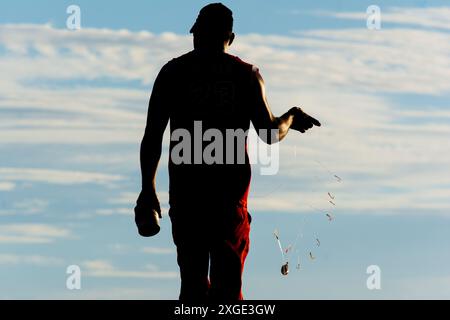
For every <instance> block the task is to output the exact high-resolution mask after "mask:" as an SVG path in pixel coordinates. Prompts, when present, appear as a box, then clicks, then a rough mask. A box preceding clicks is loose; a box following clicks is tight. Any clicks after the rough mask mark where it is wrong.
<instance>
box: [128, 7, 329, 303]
mask: <svg viewBox="0 0 450 320" xmlns="http://www.w3.org/2000/svg"><path fill="white" fill-rule="evenodd" d="M232 28H233V17H232V12H231V11H230V10H229V9H228V8H227V7H225V6H224V5H222V4H220V3H214V4H209V5H207V6H205V7H204V8H203V9H202V10H201V11H200V13H199V15H198V18H197V20H196V22H195V24H194V25H193V27H192V29H191V31H190V32H191V33H193V35H194V50H193V51H191V52H189V53H187V54H184V55H182V56H181V57H178V58H175V59H173V60H172V61H170V62H168V63H167V64H166V65H165V66H164V67H163V68H162V69H161V71H160V73H159V74H158V76H157V78H156V80H155V83H154V86H153V92H152V95H151V98H150V103H149V109H148V118H147V126H146V129H145V134H144V138H143V140H142V144H141V170H142V191H141V194H140V195H139V198H138V200H137V205H136V209H135V212H136V217H135V218H136V223H137V226H138V231H139V233H140V234H141V235H143V236H151V235H154V234H155V233H157V232H158V231H159V225H158V217H161V209H160V206H159V202H158V198H157V195H156V188H155V175H156V170H157V166H158V162H159V159H160V155H161V143H162V137H163V133H164V130H165V128H166V126H167V123H168V121H169V120H170V132H171V141H170V157H169V177H170V187H169V204H170V211H169V216H170V219H171V222H172V235H173V239H174V242H175V245H176V247H177V261H178V265H179V267H180V274H181V292H180V299H181V300H188V301H234V300H240V299H242V292H241V286H242V272H243V268H244V261H245V258H246V256H247V253H248V250H249V232H250V222H251V217H250V214H249V213H248V211H247V197H248V192H249V185H250V176H251V174H250V163H249V159H248V155H247V151H246V142H245V143H244V144H241V145H239V144H234V145H233V146H232V147H231V149H230V148H229V145H228V146H224V147H223V148H222V149H220V148H221V147H217V148H215V150H213V151H211V150H209V152H210V155H211V156H213V157H214V159H215V161H213V162H211V161H206V159H204V155H205V154H206V153H207V151H208V150H207V149H208V145H209V144H210V143H211V142H212V141H213V140H214V139H216V140H218V136H217V135H218V134H219V133H222V134H223V136H225V135H226V133H227V132H228V131H227V130H231V129H233V130H236V131H240V132H242V131H244V132H247V131H248V129H249V127H250V122H252V123H253V126H254V127H255V129H256V130H257V131H258V132H262V131H263V130H273V131H275V132H276V134H275V135H271V134H270V133H269V134H268V135H267V134H266V135H260V136H261V137H262V138H264V140H265V141H266V142H267V143H274V142H278V141H280V140H282V139H283V138H284V137H285V136H286V134H287V132H288V130H289V128H293V129H296V130H298V131H300V132H305V131H306V130H308V129H310V128H311V127H312V126H313V125H317V126H320V123H319V122H318V121H317V120H316V119H314V118H312V117H310V116H308V115H307V114H305V113H304V112H303V111H302V110H301V109H300V108H292V109H290V110H289V111H288V112H286V113H285V114H284V115H282V116H281V117H275V116H274V115H273V114H272V112H271V111H270V108H269V105H268V103H267V100H266V96H265V93H264V83H263V80H262V78H261V75H260V74H259V72H258V69H257V68H256V67H254V66H252V65H250V64H247V63H245V62H243V61H242V60H240V59H239V58H237V57H235V56H232V55H229V54H227V53H225V51H226V49H227V48H228V47H229V46H230V45H231V44H232V42H233V40H234V37H235V35H234V33H233V32H232ZM199 125H200V126H201V128H200V129H201V130H202V132H205V131H207V130H211V129H212V130H214V131H209V132H214V133H215V134H214V135H209V136H208V137H206V136H207V134H206V133H205V135H204V136H202V138H203V140H202V141H201V142H200V144H198V143H196V142H193V140H195V137H197V138H198V137H199V134H200V135H201V134H202V133H201V132H200V133H199V132H198V130H199ZM187 135H189V136H190V137H191V138H192V139H191V138H190V137H188V136H187ZM213 136H214V137H215V138H213ZM182 137H183V139H181V138H182ZM188 138H189V139H188ZM238 139H239V137H236V140H238ZM182 140H185V141H182ZM187 140H189V141H187ZM244 140H245V139H244ZM215 142H218V141H215ZM180 143H183V144H184V145H188V148H180ZM219 146H220V145H219ZM239 153H241V154H243V155H244V157H243V158H242V157H241V158H240V157H239ZM221 154H222V156H223V157H222V158H221V157H220V155H221ZM180 159H181V160H182V161H180ZM221 159H222V160H221ZM224 159H226V161H225V160H224ZM229 160H232V161H229ZM239 160H240V161H239Z"/></svg>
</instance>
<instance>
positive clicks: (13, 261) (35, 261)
mask: <svg viewBox="0 0 450 320" xmlns="http://www.w3.org/2000/svg"><path fill="white" fill-rule="evenodd" d="M62 264H63V260H62V259H60V258H55V257H47V256H41V255H16V254H0V266H1V265H13V266H14V265H32V266H60V265H62Z"/></svg>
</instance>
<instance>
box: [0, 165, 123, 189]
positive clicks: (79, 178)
mask: <svg viewBox="0 0 450 320" xmlns="http://www.w3.org/2000/svg"><path fill="white" fill-rule="evenodd" d="M0 179H2V180H10V181H33V182H45V183H53V184H61V185H73V184H83V183H97V184H111V183H114V182H117V181H120V180H122V179H123V177H122V176H120V175H111V174H104V173H97V172H84V171H70V170H53V169H38V168H0Z"/></svg>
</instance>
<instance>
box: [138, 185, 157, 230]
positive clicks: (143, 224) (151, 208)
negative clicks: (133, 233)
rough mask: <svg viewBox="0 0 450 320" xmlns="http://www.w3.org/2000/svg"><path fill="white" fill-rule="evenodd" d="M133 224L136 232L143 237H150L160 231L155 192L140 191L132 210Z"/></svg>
mask: <svg viewBox="0 0 450 320" xmlns="http://www.w3.org/2000/svg"><path fill="white" fill-rule="evenodd" d="M134 213H135V222H136V226H137V227H138V232H139V234H140V235H141V236H143V237H151V236H154V235H155V234H157V233H158V232H159V230H160V227H159V219H160V218H162V215H161V207H160V205H159V201H158V196H157V195H156V191H155V190H154V189H152V190H148V191H147V190H142V191H141V193H140V194H139V197H138V199H137V201H136V207H135V208H134Z"/></svg>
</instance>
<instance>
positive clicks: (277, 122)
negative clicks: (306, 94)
mask: <svg viewBox="0 0 450 320" xmlns="http://www.w3.org/2000/svg"><path fill="white" fill-rule="evenodd" d="M253 90H254V92H253V94H254V103H253V105H252V106H251V108H252V109H251V110H252V111H251V113H252V114H251V120H252V123H253V126H254V127H255V129H256V131H257V132H258V134H260V137H261V138H262V139H263V140H264V141H265V142H266V143H275V142H278V141H281V140H283V138H284V137H285V136H286V135H287V133H288V131H289V129H290V128H292V129H294V130H297V131H300V132H302V133H304V132H305V131H306V130H308V129H310V128H312V127H313V126H319V127H320V122H319V121H318V120H316V119H314V118H313V117H311V116H309V115H308V114H306V113H304V112H303V110H302V109H300V108H298V107H293V108H291V109H290V110H289V111H288V112H286V113H285V114H283V115H282V116H281V117H275V116H274V115H273V114H272V111H271V110H270V107H269V103H268V102H267V98H266V90H265V86H264V80H263V78H262V77H261V74H260V73H259V71H258V70H256V71H254V79H253ZM261 129H263V130H272V129H275V130H277V131H276V132H277V134H276V136H275V137H271V136H269V135H268V134H267V135H266V136H264V135H261Z"/></svg>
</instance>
